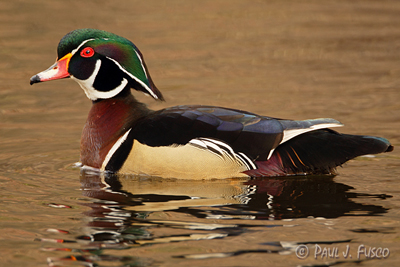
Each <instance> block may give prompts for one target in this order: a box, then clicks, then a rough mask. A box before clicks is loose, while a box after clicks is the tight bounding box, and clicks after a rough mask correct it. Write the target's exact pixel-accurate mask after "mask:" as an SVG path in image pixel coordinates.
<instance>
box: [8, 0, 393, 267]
mask: <svg viewBox="0 0 400 267" xmlns="http://www.w3.org/2000/svg"><path fill="white" fill-rule="evenodd" d="M399 14H400V2H399V1H394V0H392V1H391V0H388V1H368V0H367V1H337V0H335V1H316V0H315V1H313V0H304V1H239V0H231V1H219V0H218V1H183V0H181V1H179V0H171V1H161V0H159V1H151V0H150V1H118V2H115V1H97V0H96V1H94V0H88V1H76V0H72V1H43V0H37V1H24V0H13V1H11V0H5V1H2V2H0V48H1V49H0V58H1V61H0V81H1V83H0V171H1V173H0V266H46V265H48V266H71V265H74V266H305V265H307V266H316V265H321V264H325V263H327V264H328V265H334V264H340V265H341V266H395V265H396V264H397V263H398V262H399V260H400V257H399V253H400V210H399V207H400V202H399V197H400V183H399V175H400V152H399V151H400V150H399V149H395V150H394V151H393V152H392V153H388V154H382V155H378V156H376V157H361V158H358V159H355V160H352V161H350V162H349V163H347V164H346V165H345V166H344V168H339V170H338V171H339V175H337V176H336V177H298V178H287V179H284V178H276V179H254V180H229V179H228V180H223V181H197V182H190V181H185V182H182V181H177V180H166V179H157V178H140V177H125V176H123V177H102V176H99V175H98V174H95V173H82V174H81V173H80V170H79V169H76V168H73V163H74V162H76V161H77V160H78V159H79V140H80V132H81V129H82V127H83V124H84V122H85V119H86V115H87V112H88V110H89V108H90V105H91V104H90V101H89V100H87V99H86V97H85V95H84V94H83V92H82V90H81V89H80V88H79V86H78V85H77V84H76V83H75V82H73V81H71V80H68V79H66V80H62V81H56V82H48V83H43V84H38V85H35V86H33V87H31V86H29V81H28V80H29V78H30V77H31V76H32V75H33V74H36V73H37V72H39V71H41V70H44V69H45V68H47V67H48V66H50V65H51V64H52V63H53V61H54V59H55V57H56V53H55V51H56V46H57V44H58V41H59V40H60V38H61V37H62V36H63V35H64V34H66V33H67V32H69V31H71V30H73V29H76V28H83V27H92V28H99V29H103V30H107V31H111V32H114V33H116V34H119V35H121V36H124V37H127V38H128V39H130V40H132V41H133V42H135V44H136V45H137V46H138V47H139V48H140V49H141V51H142V53H143V54H144V57H145V60H146V62H147V66H148V68H149V71H150V73H151V75H152V77H153V79H154V81H155V83H156V85H157V86H158V88H159V89H160V90H161V91H162V92H163V94H164V96H165V98H166V102H165V103H159V102H155V101H153V100H151V99H150V98H148V97H145V96H142V95H140V94H138V93H135V96H137V97H138V98H139V99H140V100H141V101H143V102H145V103H147V104H148V105H149V107H150V108H154V109H159V108H163V107H167V106H172V105H178V104H207V105H218V106H225V107H232V108H237V109H243V110H248V111H252V112H255V113H259V114H263V115H268V116H273V117H281V118H288V119H307V118H317V117H332V118H335V119H337V120H339V121H341V122H342V123H344V124H345V125H346V127H344V128H342V129H340V130H341V131H343V132H346V133H353V134H369V135H376V136H383V137H386V138H388V139H389V140H390V141H391V142H392V144H393V145H394V146H395V147H396V146H397V148H398V146H399V145H400V134H399V130H400V91H399V76H400V65H399V62H400V52H399V51H400V16H399ZM60 230H62V231H60ZM362 245H364V246H365V248H366V249H367V250H368V249H369V248H376V249H378V248H382V249H384V248H386V250H385V251H386V252H387V251H390V254H389V255H386V256H385V259H372V258H371V256H372V255H370V257H369V258H368V257H367V255H365V254H361V255H360V258H359V259H358V258H357V250H358V249H363V247H362ZM299 246H300V247H299ZM301 246H305V247H303V248H304V249H306V248H307V249H308V251H309V255H308V257H305V259H300V256H301V255H296V248H302V247H301ZM347 248H349V249H350V254H351V256H352V257H350V256H347V257H345V255H343V253H345V252H346V249H347ZM320 249H321V250H320ZM328 250H329V251H330V252H332V251H333V252H334V251H335V250H337V252H338V254H337V255H335V254H334V253H333V254H332V253H331V254H330V256H329V254H327V253H328ZM323 251H324V252H323ZM298 252H302V251H301V250H298ZM315 252H317V253H319V252H321V253H319V254H318V256H317V258H315V257H314V253H315ZM323 253H326V254H323Z"/></svg>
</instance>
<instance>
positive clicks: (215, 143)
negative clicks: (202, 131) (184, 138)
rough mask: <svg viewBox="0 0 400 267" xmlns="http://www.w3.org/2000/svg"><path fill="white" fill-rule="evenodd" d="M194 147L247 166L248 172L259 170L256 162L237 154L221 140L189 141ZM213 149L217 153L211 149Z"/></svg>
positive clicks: (242, 154)
mask: <svg viewBox="0 0 400 267" xmlns="http://www.w3.org/2000/svg"><path fill="white" fill-rule="evenodd" d="M189 144H192V145H193V146H194V147H197V148H199V149H204V150H206V151H208V152H210V153H212V154H214V155H216V156H218V157H220V158H221V159H224V160H227V159H229V160H232V161H234V162H237V163H240V165H244V166H246V168H247V169H248V170H253V169H257V166H256V165H255V164H254V162H253V161H252V160H251V159H250V158H249V157H248V156H246V155H245V154H244V153H241V152H239V153H235V151H234V150H233V149H232V147H230V146H229V145H228V144H227V143H224V142H221V141H219V140H215V139H210V138H198V139H192V140H190V141H189ZM209 148H213V149H214V150H215V151H217V152H215V151H213V150H211V149H209Z"/></svg>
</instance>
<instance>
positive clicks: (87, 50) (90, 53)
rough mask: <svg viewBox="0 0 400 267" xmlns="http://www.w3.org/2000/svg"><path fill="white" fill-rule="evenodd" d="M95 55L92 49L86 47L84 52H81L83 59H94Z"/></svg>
mask: <svg viewBox="0 0 400 267" xmlns="http://www.w3.org/2000/svg"><path fill="white" fill-rule="evenodd" d="M93 55H94V50H93V48H91V47H85V48H84V49H83V50H82V51H81V56H82V57H92V56H93Z"/></svg>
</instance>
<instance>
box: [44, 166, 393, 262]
mask: <svg viewBox="0 0 400 267" xmlns="http://www.w3.org/2000/svg"><path fill="white" fill-rule="evenodd" d="M81 189H82V194H83V196H85V197H88V199H87V200H88V201H87V202H83V203H81V205H83V206H87V207H89V208H90V209H89V210H88V211H86V212H85V213H84V215H85V217H86V219H87V220H86V222H85V224H86V226H85V227H84V229H82V232H83V233H84V234H83V235H80V236H78V237H77V238H76V240H75V241H72V242H70V243H82V242H83V244H84V246H85V248H84V249H79V250H76V249H75V250H71V251H79V252H80V253H81V255H82V254H83V255H85V253H86V254H88V255H89V256H79V257H77V256H70V257H69V258H68V259H73V260H75V261H82V262H85V264H86V263H90V262H91V264H92V263H95V262H99V261H113V262H124V264H125V263H127V262H129V264H131V265H132V264H134V265H135V266H148V265H149V264H151V260H146V259H142V258H136V257H130V256H124V257H119V256H110V255H107V254H105V251H104V250H107V249H118V250H119V249H129V248H134V247H137V246H146V245H151V244H157V243H170V242H182V241H190V240H205V239H206V240H212V239H216V238H218V239H221V238H225V237H227V236H234V235H241V234H242V233H244V232H246V231H248V229H249V228H252V227H258V226H263V227H267V228H269V227H280V226H283V224H281V223H280V222H279V221H280V220H281V219H294V218H307V217H310V216H311V217H324V218H338V217H341V216H375V215H379V214H382V213H386V212H387V209H386V208H384V207H382V206H379V205H371V204H363V203H361V202H362V201H360V200H361V199H363V198H368V199H370V198H380V199H385V198H387V197H391V196H388V195H384V194H376V195H373V194H361V193H356V192H351V190H352V189H354V188H352V187H351V186H348V185H345V184H342V183H337V182H335V181H334V180H333V177H327V176H323V177H318V176H316V177H309V176H307V177H304V179H301V178H299V177H296V178H295V179H294V178H274V179H272V178H268V179H260V178H257V179H226V180H207V181H199V180H193V181H190V180H177V179H161V178H160V179H159V178H154V177H149V176H146V177H143V176H142V177H140V176H123V175H105V174H104V173H102V174H100V173H96V172H87V171H86V172H85V171H83V172H82V173H81ZM354 199H358V200H357V202H354V201H353V200H354ZM364 202H367V201H364ZM163 213H169V216H162V214H163ZM164 215H165V214H164ZM180 215H182V216H180ZM165 218H167V219H165ZM208 219H212V221H211V220H208ZM216 219H224V220H223V221H222V222H221V223H215V220H216ZM265 220H268V221H270V222H266V221H265ZM238 221H239V222H240V223H238ZM257 222H259V223H257ZM155 228H157V229H158V230H160V229H163V230H165V231H164V232H163V233H164V234H162V235H159V234H153V233H152V232H153V231H152V229H155ZM267 228H264V229H267ZM180 230H185V231H184V232H185V233H184V234H182V231H181V232H179V231H180ZM188 231H189V232H190V234H187V232H188ZM260 242H268V240H260ZM338 242H344V241H338ZM346 242H349V241H348V240H346ZM300 243H301V242H300ZM286 250H288V248H286V247H284V246H282V245H280V244H279V242H278V244H277V249H276V250H268V251H267V250H265V251H247V250H243V251H242V250H241V251H235V252H231V253H228V254H227V255H226V256H227V257H228V256H233V255H238V254H242V253H254V252H257V253H260V252H261V253H263V252H266V253H280V252H282V251H286ZM87 252H90V253H87ZM128 254H129V253H127V255H128ZM220 254H221V253H219V254H218V255H219V256H218V257H220V256H221V255H220ZM93 255H96V256H93ZM129 255H130V254H129ZM191 256H193V255H191ZM58 260H60V259H54V258H53V259H50V261H52V263H54V264H56V263H57V261H58ZM63 260H66V259H65V258H64V259H63ZM149 261H150V262H149ZM131 265H127V266H131ZM89 266H91V265H89ZM93 266H97V265H96V264H95V265H93ZM124 266H126V265H124Z"/></svg>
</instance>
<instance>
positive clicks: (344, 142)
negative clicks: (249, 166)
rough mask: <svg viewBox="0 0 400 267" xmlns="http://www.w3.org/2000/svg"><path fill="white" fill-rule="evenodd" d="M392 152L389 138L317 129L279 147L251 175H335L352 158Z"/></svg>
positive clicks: (258, 164)
mask: <svg viewBox="0 0 400 267" xmlns="http://www.w3.org/2000/svg"><path fill="white" fill-rule="evenodd" d="M392 150H393V146H392V145H391V144H390V143H389V141H388V140H386V139H385V138H380V137H373V136H361V135H348V134H340V133H337V132H335V131H333V130H330V129H324V130H317V131H313V132H309V133H305V134H302V135H299V136H297V137H295V138H293V139H291V140H289V141H287V142H286V143H283V144H282V145H280V146H278V147H277V148H276V150H275V151H274V153H273V155H272V157H271V158H270V159H269V160H268V161H258V162H257V161H256V164H257V166H258V169H256V170H252V171H249V172H247V173H248V174H249V175H251V176H277V175H293V174H332V173H334V171H335V168H336V167H337V166H340V165H342V164H343V163H345V162H346V161H348V160H350V159H353V158H355V157H358V156H361V155H366V154H378V153H382V152H390V151H392Z"/></svg>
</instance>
